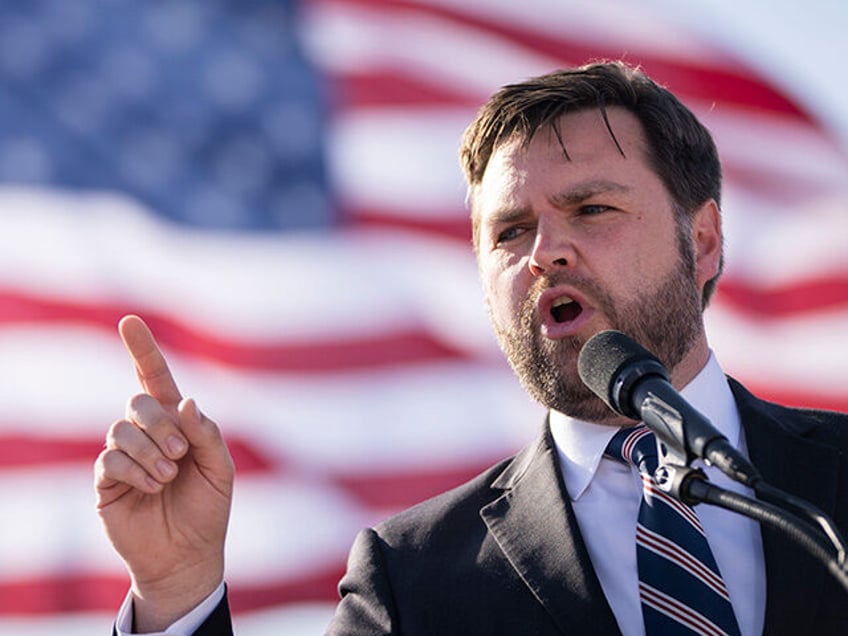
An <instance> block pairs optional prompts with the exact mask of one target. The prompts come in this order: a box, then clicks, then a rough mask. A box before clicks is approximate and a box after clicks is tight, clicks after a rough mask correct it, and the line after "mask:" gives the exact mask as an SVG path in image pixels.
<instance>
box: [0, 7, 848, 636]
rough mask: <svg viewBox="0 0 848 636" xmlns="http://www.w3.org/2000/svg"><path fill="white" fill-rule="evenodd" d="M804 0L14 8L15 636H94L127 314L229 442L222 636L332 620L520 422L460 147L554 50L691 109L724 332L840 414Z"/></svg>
mask: <svg viewBox="0 0 848 636" xmlns="http://www.w3.org/2000/svg"><path fill="white" fill-rule="evenodd" d="M740 4H745V5H746V6H744V7H740V6H737V5H740ZM823 4H828V3H823ZM796 5H797V6H796ZM817 11H818V13H815V12H812V11H811V9H810V7H809V6H801V3H793V2H790V1H788V0H787V1H784V2H778V3H773V2H771V3H766V4H764V5H763V6H762V7H758V3H739V2H732V1H731V0H727V1H722V2H705V1H693V2H689V3H682V4H681V3H677V2H672V1H671V0H642V1H641V2H625V1H623V0H600V1H594V2H591V3H589V2H586V3H583V2H568V1H563V0H524V1H522V2H513V1H511V0H491V1H488V2H472V1H470V0H304V1H302V2H299V3H295V2H285V1H276V2H272V1H263V0H238V1H235V0H233V1H231V2H226V1H224V0H218V1H217V2H211V1H209V0H182V1H173V2H170V1H169V2H144V1H143V0H111V1H106V0H102V1H94V0H75V1H74V2H63V1H62V0H53V1H51V0H40V1H33V0H18V1H9V2H4V3H3V4H2V6H1V7H0V206H2V212H0V352H2V353H1V354H0V369H2V374H0V377H1V378H2V383H0V515H2V520H3V522H2V529H0V537H2V540H0V635H2V636H6V635H12V634H15V635H20V634H54V633H62V634H71V635H74V634H80V635H81V634H86V635H90V634H107V633H108V630H109V629H110V626H111V622H112V620H113V618H114V615H115V611H116V609H117V607H118V605H119V604H120V601H121V599H122V598H123V596H124V594H125V593H126V590H127V584H128V582H127V577H126V574H125V572H124V570H123V567H122V565H121V563H120V561H119V559H118V558H117V556H116V555H115V554H114V553H113V552H112V550H111V547H110V546H109V544H108V542H107V540H106V538H105V537H104V535H103V533H102V531H101V528H100V526H99V522H98V520H97V517H96V514H95V512H94V497H93V492H92V485H91V484H92V471H91V468H92V463H93V461H94V458H95V457H96V455H97V454H98V452H99V450H100V448H101V447H102V443H103V437H104V434H105V431H106V429H107V428H108V426H109V424H110V423H111V422H112V421H113V420H115V419H117V418H119V417H121V415H122V413H123V410H124V403H125V400H126V398H128V397H129V396H130V395H132V394H133V393H135V392H137V391H138V388H137V387H136V385H135V378H134V373H133V370H132V367H131V363H130V361H129V359H128V357H127V355H126V353H125V352H124V350H123V347H122V345H121V344H120V342H119V340H118V337H117V335H116V330H115V326H116V323H117V321H118V319H119V318H120V317H121V316H122V315H123V314H125V313H128V312H133V313H138V314H140V315H142V316H144V317H145V319H146V320H147V321H148V323H149V324H150V325H151V327H152V328H153V330H154V333H155V334H156V335H157V338H158V340H159V342H160V344H161V345H162V346H163V348H164V349H165V352H166V355H167V356H168V358H169V361H170V363H171V366H172V370H173V371H174V373H175V375H176V377H177V379H178V382H179V383H180V386H181V389H182V391H183V393H184V394H185V395H188V396H192V397H195V398H196V399H197V401H198V403H199V405H200V406H201V408H202V409H203V410H204V411H205V412H207V413H208V414H209V415H210V416H211V417H213V418H214V419H216V420H217V421H218V422H219V423H220V424H221V425H222V427H223V429H224V431H225V435H226V437H227V438H228V441H229V443H230V445H231V448H232V450H233V454H234V456H235V459H236V464H237V468H238V473H237V482H236V495H235V501H234V509H233V515H232V523H231V528H230V533H229V543H228V554H227V559H228V574H227V580H228V582H229V585H230V594H231V602H232V607H233V610H234V617H235V622H236V629H237V631H238V633H239V634H245V635H248V636H253V635H256V636H258V635H264V634H278V633H287V634H301V633H302V634H314V633H320V632H321V630H322V629H323V628H324V626H325V625H326V623H327V621H328V619H329V617H330V615H331V613H332V610H333V606H334V604H335V598H336V592H335V584H336V581H337V580H338V578H339V576H340V575H341V574H342V572H343V569H344V563H345V558H346V554H347V550H348V547H349V545H350V543H351V541H352V539H353V537H354V535H355V533H356V532H357V530H358V529H359V528H361V527H362V526H365V525H369V524H373V523H375V522H377V521H378V520H380V519H382V518H383V517H385V516H386V515H388V514H390V513H392V512H394V511H397V510H399V509H401V508H403V507H406V506H408V505H411V504H413V503H415V502H417V501H420V500H421V499H423V498H425V497H427V496H429V495H431V494H435V493H437V492H439V491H442V490H444V489H446V488H448V487H450V486H453V485H455V484H458V483H460V482H461V481H463V480H464V479H466V478H467V477H470V476H471V475H473V474H475V473H476V472H477V471H479V470H480V469H482V468H484V467H486V466H488V465H490V464H491V463H493V462H495V461H496V460H499V459H501V458H502V457H505V456H507V455H509V454H512V453H513V452H515V451H516V450H517V449H518V448H520V447H521V446H522V445H523V444H524V443H525V442H526V441H527V440H529V439H530V438H531V437H532V436H533V435H534V434H535V433H536V431H537V429H538V427H539V425H540V423H541V420H542V416H543V414H542V411H541V409H540V408H539V407H538V406H536V405H534V404H532V403H531V402H530V401H529V399H528V398H527V397H526V396H525V395H524V393H523V392H522V390H521V389H520V387H519V386H518V384H517V382H516V381H515V380H514V378H513V377H512V374H511V372H510V371H509V369H508V368H507V366H506V364H505V362H504V361H503V360H502V357H501V355H500V353H499V352H498V350H497V347H496V346H495V344H494V339H493V337H492V336H491V330H490V327H489V325H488V322H487V318H486V315H485V310H484V306H483V302H482V298H481V294H480V291H479V288H478V287H479V286H478V281H477V272H476V266H475V263H474V260H473V256H472V254H471V250H470V247H469V234H470V231H469V226H468V222H467V210H466V209H465V206H464V194H465V193H464V186H463V183H462V178H461V173H460V170H459V168H458V166H457V160H456V148H457V144H458V141H459V137H460V135H461V132H462V130H463V128H464V126H465V125H466V124H467V123H468V122H469V121H470V119H471V118H472V117H473V115H474V113H475V111H476V109H477V108H478V107H479V105H480V104H481V103H482V102H483V101H484V100H485V99H486V98H487V97H488V96H489V95H490V94H491V93H492V92H493V91H494V90H496V89H497V88H498V87H500V86H501V85H502V84H504V83H508V82H512V81H516V80H520V79H523V78H526V77H529V76H532V75H536V74H538V73H542V72H546V71H548V70H551V69H553V68H556V67H561V66H564V65H573V64H580V63H583V62H584V61H587V60H589V59H594V58H619V57H623V58H624V59H626V60H628V61H630V62H631V63H634V64H636V63H638V64H641V65H642V66H643V67H644V68H645V69H646V70H647V72H648V73H649V74H651V75H652V76H653V77H655V78H656V79H657V80H659V81H660V82H661V83H664V84H666V85H667V86H668V87H669V88H670V89H672V90H673V91H674V92H675V93H677V94H678V95H679V96H680V97H681V98H682V99H683V100H684V101H685V102H686V103H687V104H688V105H689V106H690V107H691V108H692V109H693V110H694V111H695V112H696V113H697V114H698V115H699V116H700V117H701V118H702V119H703V121H704V122H705V123H706V124H707V125H708V127H709V128H710V129H711V130H712V131H713V132H714V134H715V137H716V140H717V143H718V146H719V150H720V153H721V155H722V157H723V161H724V166H725V173H726V188H725V192H726V194H725V200H724V206H723V207H724V215H725V230H726V234H727V261H728V266H727V271H726V275H725V278H724V280H723V283H722V284H721V285H720V288H719V293H718V295H717V297H716V299H715V300H714V303H713V306H712V307H711V308H710V309H709V311H708V323H709V329H710V333H711V342H712V345H713V348H714V349H715V350H716V352H717V355H718V357H719V359H720V360H721V361H722V363H723V365H724V367H725V369H726V371H728V372H729V373H731V374H733V375H735V376H736V377H737V378H739V379H740V380H742V381H743V382H745V383H747V384H748V385H749V386H750V387H751V388H752V389H753V390H754V391H756V392H758V393H759V394H761V395H762V396H763V397H766V398H771V399H775V400H779V401H784V402H788V403H792V404H803V405H809V406H820V407H829V408H836V409H840V410H848V392H846V389H845V387H844V385H843V382H844V378H845V377H848V328H846V325H848V118H846V116H845V112H848V95H846V94H845V88H844V82H842V81H841V75H839V74H838V73H836V69H837V68H839V71H840V72H841V67H838V66H837V64H839V62H840V61H841V60H842V59H844V58H845V54H846V53H848V50H846V45H845V44H844V41H843V40H842V34H841V33H840V32H839V31H840V29H839V28H838V26H839V25H840V24H843V25H844V24H845V21H846V19H848V10H846V9H845V8H843V7H836V3H832V4H828V6H824V7H820V8H819V9H817ZM787 34H791V36H792V39H791V41H790V40H789V38H788V37H787ZM828 68H829V69H830V74H828Z"/></svg>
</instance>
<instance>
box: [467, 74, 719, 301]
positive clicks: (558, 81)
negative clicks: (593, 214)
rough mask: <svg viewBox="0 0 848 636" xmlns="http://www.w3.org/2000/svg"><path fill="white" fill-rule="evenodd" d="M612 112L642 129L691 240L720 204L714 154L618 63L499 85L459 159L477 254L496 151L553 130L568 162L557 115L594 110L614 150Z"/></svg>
mask: <svg viewBox="0 0 848 636" xmlns="http://www.w3.org/2000/svg"><path fill="white" fill-rule="evenodd" d="M610 106H618V107H622V108H624V109H626V110H628V111H629V112H631V113H632V114H633V115H635V116H636V118H637V119H638V120H639V122H640V123H641V124H642V129H643V131H644V134H645V138H646V140H647V145H648V147H647V160H648V164H649V165H650V166H651V168H652V169H653V171H654V172H655V173H656V175H657V176H658V177H659V179H660V180H661V181H662V183H663V184H664V185H665V187H666V189H667V190H668V192H669V193H670V195H671V198H672V201H673V204H674V209H675V215H676V218H677V223H678V225H679V228H680V229H683V228H685V229H687V233H688V229H689V228H690V227H691V216H692V213H694V211H695V210H697V209H698V208H700V207H701V205H703V204H704V203H706V202H707V201H708V200H709V199H714V200H715V202H716V205H720V204H721V164H720V163H719V158H718V152H717V150H716V147H715V143H714V142H713V139H712V137H711V135H710V133H709V131H707V129H706V128H705V127H704V126H703V125H702V124H701V122H699V121H698V119H697V118H696V117H695V115H694V114H692V112H691V111H690V110H689V109H688V108H686V106H684V105H683V104H682V103H680V101H679V100H678V99H677V98H676V97H675V96H674V95H673V94H672V93H671V92H669V91H668V90H666V89H665V88H663V87H662V86H659V85H658V84H657V83H656V82H654V81H653V80H652V79H651V78H649V77H648V76H647V75H645V74H644V73H643V72H642V71H641V70H640V69H638V68H634V67H631V66H628V65H627V64H625V63H623V62H620V61H617V62H596V63H592V64H587V65H585V66H581V67H579V68H573V69H565V70H559V71H554V72H552V73H548V74H546V75H541V76H539V77H535V78H531V79H529V80H527V81H524V82H520V83H517V84H509V85H507V86H504V87H503V88H502V89H501V90H499V91H498V92H497V93H495V94H494V95H493V96H492V97H491V98H490V99H489V101H488V102H487V103H486V104H484V105H483V107H482V108H481V109H480V111H479V112H478V113H477V117H476V118H475V119H474V121H473V122H471V124H470V125H469V126H468V128H467V129H466V130H465V134H464V135H463V139H462V145H461V147H460V151H459V157H460V163H461V165H462V169H463V171H464V172H465V178H466V181H467V183H468V187H469V197H470V198H471V202H472V212H471V215H472V224H473V229H474V246H475V250H476V249H477V240H478V232H479V227H478V225H479V219H478V218H477V215H476V214H475V212H474V209H473V196H474V190H475V188H476V186H479V185H480V183H481V181H482V180H483V174H484V173H485V171H486V167H487V166H488V164H489V160H490V159H491V157H492V154H493V153H494V152H495V150H496V149H497V148H498V147H499V146H500V145H501V144H502V143H504V142H506V141H510V140H512V139H519V140H521V141H522V142H523V143H525V144H529V143H530V142H531V141H532V139H533V137H534V135H535V134H536V132H537V131H539V130H540V129H542V128H544V127H546V126H551V127H552V128H553V130H554V132H555V133H556V135H557V138H558V139H559V141H560V144H561V145H562V148H563V152H564V153H565V156H566V158H568V140H567V139H563V138H562V136H561V134H560V131H559V127H558V125H557V121H558V120H559V118H560V117H561V116H562V115H566V114H569V113H575V112H579V111H585V110H588V109H592V108H597V109H599V110H600V112H601V114H602V115H603V118H604V121H605V122H606V125H607V128H608V129H609V132H610V135H611V136H612V138H613V140H615V143H616V145H618V141H617V140H616V139H615V132H614V131H613V130H612V129H611V128H610V125H609V121H608V120H607V114H606V109H607V108H609V107H610ZM619 151H621V147H620V146H619ZM622 154H623V152H622ZM723 261H724V259H723V256H722V262H721V264H720V266H719V272H718V274H717V275H716V276H715V277H714V278H713V279H712V280H710V281H708V282H707V284H706V285H705V286H704V293H703V305H704V306H706V304H707V302H708V301H709V299H710V297H711V296H712V293H713V291H714V290H715V286H716V282H717V281H718V277H719V276H720V275H721V269H722V267H723Z"/></svg>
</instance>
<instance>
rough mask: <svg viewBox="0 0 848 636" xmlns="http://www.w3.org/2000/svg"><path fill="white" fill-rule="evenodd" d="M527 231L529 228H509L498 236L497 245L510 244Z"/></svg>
mask: <svg viewBox="0 0 848 636" xmlns="http://www.w3.org/2000/svg"><path fill="white" fill-rule="evenodd" d="M526 231H527V228H523V227H509V228H507V229H505V230H503V231H502V232H500V233H499V234H498V238H497V243H498V244H501V243H508V242H509V241H511V240H513V239H516V238H518V237H519V236H521V235H522V234H523V233H524V232H526Z"/></svg>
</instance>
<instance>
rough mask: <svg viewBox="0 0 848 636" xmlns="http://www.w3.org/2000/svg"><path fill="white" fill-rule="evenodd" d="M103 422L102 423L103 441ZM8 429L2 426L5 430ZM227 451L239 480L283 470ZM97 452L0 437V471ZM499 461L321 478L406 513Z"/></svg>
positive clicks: (55, 441) (269, 460)
mask: <svg viewBox="0 0 848 636" xmlns="http://www.w3.org/2000/svg"><path fill="white" fill-rule="evenodd" d="M107 427H108V423H107V424H104V429H103V433H104V437H105V433H106V428H107ZM7 428H8V426H7ZM227 446H228V447H229V449H230V453H231V454H232V456H233V461H235V464H236V470H237V472H238V474H239V475H240V476H250V475H256V474H261V473H270V472H275V473H279V472H281V471H285V470H287V469H288V463H287V462H286V460H285V458H282V459H280V458H278V457H271V456H269V455H268V454H267V453H265V452H264V450H263V449H262V448H260V447H257V445H256V443H255V441H251V440H246V439H243V438H241V437H238V436H234V435H227ZM102 449H103V439H86V438H72V437H67V436H61V435H57V436H52V437H43V436H35V435H26V434H22V433H21V434H5V435H0V470H2V469H11V468H18V467H49V466H52V465H61V464H84V465H86V466H89V465H91V464H93V462H94V460H95V458H96V457H97V455H99V454H100V451H101V450H102ZM499 459H501V457H493V458H492V459H491V460H481V461H477V462H466V463H463V464H461V465H458V466H457V465H450V466H445V467H444V468H430V467H425V466H422V467H412V468H398V469H394V470H386V471H382V472H371V473H369V472H356V473H335V474H333V473H332V471H329V472H328V473H326V474H325V475H324V477H326V478H327V479H329V480H331V481H332V482H333V483H334V484H336V485H337V486H338V487H340V488H342V489H344V490H345V491H346V493H347V495H349V496H350V497H352V498H355V499H356V500H357V501H359V502H360V503H361V504H362V505H363V506H366V507H370V508H375V509H379V510H383V511H385V510H389V509H396V510H399V509H401V508H406V507H408V506H411V505H412V504H415V503H418V502H419V501H423V500H424V499H428V498H429V497H432V496H434V495H437V494H439V493H441V492H444V491H446V490H449V489H451V488H453V487H455V486H458V485H460V484H462V483H464V482H466V481H468V480H469V479H471V478H472V477H474V476H475V475H477V474H478V473H480V472H482V471H483V470H485V469H486V468H488V467H489V466H490V465H491V464H493V463H494V462H496V461H498V460H499Z"/></svg>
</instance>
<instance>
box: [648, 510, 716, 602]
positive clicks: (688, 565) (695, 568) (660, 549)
mask: <svg viewBox="0 0 848 636" xmlns="http://www.w3.org/2000/svg"><path fill="white" fill-rule="evenodd" d="M636 540H637V543H638V544H639V545H641V546H642V547H644V548H645V549H648V550H651V551H652V552H656V553H657V554H659V555H660V556H663V557H665V558H666V559H668V560H669V561H671V562H672V563H676V564H677V565H678V566H680V567H681V568H683V569H684V570H686V571H687V572H689V573H690V574H692V576H694V577H695V578H697V579H699V580H700V581H701V582H703V583H704V585H706V586H708V587H709V588H710V589H712V590H713V591H714V592H715V593H716V594H718V595H719V596H723V597H724V598H725V599H727V600H730V596H729V594H728V591H727V588H726V587H725V584H724V581H723V580H722V579H721V577H720V576H719V575H717V574H716V573H715V572H713V571H712V570H711V569H709V568H708V567H707V566H706V565H704V564H703V563H701V562H700V561H699V560H698V559H696V558H695V557H694V556H693V555H692V554H691V553H689V552H687V551H686V550H684V549H683V548H682V547H681V546H679V545H678V544H676V543H674V542H673V541H671V540H670V539H668V538H666V537H663V536H661V535H658V534H656V533H654V532H651V531H650V530H648V529H647V528H645V527H644V526H642V525H638V526H636Z"/></svg>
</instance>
